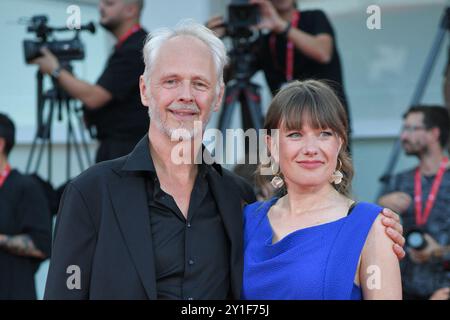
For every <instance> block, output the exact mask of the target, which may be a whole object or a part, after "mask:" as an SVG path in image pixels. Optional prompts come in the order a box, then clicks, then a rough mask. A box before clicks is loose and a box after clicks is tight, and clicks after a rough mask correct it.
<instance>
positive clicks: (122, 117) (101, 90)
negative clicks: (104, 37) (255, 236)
mask: <svg viewBox="0 0 450 320" xmlns="http://www.w3.org/2000/svg"><path fill="white" fill-rule="evenodd" d="M143 5H144V1H143V0H100V2H99V11H100V25H101V26H102V27H104V28H105V29H106V30H108V31H109V32H111V33H112V34H113V36H114V37H115V38H116V39H117V43H116V44H115V46H114V48H113V52H112V54H111V56H110V57H109V59H108V61H107V63H106V66H105V69H104V71H103V73H102V74H101V76H100V78H99V79H98V80H97V82H96V83H95V84H90V83H88V82H86V81H83V80H80V79H77V78H76V77H75V76H74V75H73V74H71V73H70V72H69V71H67V70H65V69H64V68H62V66H61V64H60V62H59V61H58V59H57V57H56V56H55V55H53V54H52V53H51V52H50V51H49V50H47V49H45V48H44V49H43V50H42V56H41V57H39V58H37V59H35V60H34V61H33V62H34V63H35V64H37V65H39V68H40V71H41V72H42V73H44V74H48V75H51V76H52V77H53V78H54V79H55V81H56V82H57V83H58V84H59V85H60V86H61V87H62V88H63V89H64V90H65V91H66V92H67V93H69V95H71V96H72V97H73V98H75V99H78V100H80V101H81V102H82V103H83V109H84V115H85V120H86V122H87V124H88V125H89V126H90V127H92V128H95V131H96V137H97V139H98V140H99V142H100V146H99V148H98V150H97V155H96V162H100V161H105V160H110V159H114V158H118V157H121V156H123V155H126V154H128V153H129V152H130V151H131V150H132V149H133V148H134V146H135V145H136V143H137V142H138V141H139V140H140V139H141V138H142V136H143V135H145V133H146V132H147V129H148V117H147V111H146V109H145V108H144V107H143V106H142V104H141V101H140V98H139V97H140V96H139V76H140V75H141V74H142V72H143V71H144V62H143V60H142V47H143V43H144V40H145V37H146V35H147V32H146V31H145V30H144V29H143V28H142V27H141V25H140V22H139V21H140V15H141V12H142V9H143ZM94 54H95V53H94Z"/></svg>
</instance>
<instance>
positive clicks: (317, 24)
mask: <svg viewBox="0 0 450 320" xmlns="http://www.w3.org/2000/svg"><path fill="white" fill-rule="evenodd" d="M244 2H245V1H244ZM249 3H251V4H255V5H258V6H259V8H260V16H261V17H260V23H259V24H258V25H257V26H256V27H257V29H260V30H267V31H269V32H268V33H266V34H262V35H261V36H260V38H259V39H258V40H257V41H256V42H255V44H254V45H255V46H257V48H256V49H255V50H253V52H254V53H255V55H256V59H255V68H254V69H255V70H263V71H264V75H265V78H266V81H267V84H268V85H269V87H270V90H271V91H272V94H274V93H276V92H277V91H278V90H279V89H280V88H281V87H282V86H283V85H284V84H285V83H286V82H288V81H291V80H294V79H296V80H304V79H311V78H312V79H321V80H328V81H330V82H329V85H330V86H331V87H333V88H334V89H335V92H336V93H337V95H338V97H339V98H340V100H341V102H342V103H343V105H344V106H345V108H346V112H347V116H348V118H349V119H350V117H349V112H348V107H347V106H348V104H347V99H346V96H345V92H344V85H343V79H342V70H341V62H340V58H339V54H338V51H337V45H336V37H335V34H334V31H333V27H332V26H331V23H330V21H329V20H328V18H327V17H326V15H325V13H324V12H322V11H320V10H311V11H299V10H298V9H297V6H296V1H295V0H270V1H269V0H250V1H249ZM206 25H207V27H208V28H210V29H212V30H213V31H214V32H216V34H217V35H218V36H219V37H224V36H225V35H226V26H225V23H224V20H223V18H222V17H220V16H216V17H213V18H211V19H210V20H209V21H208V22H207V24H206Z"/></svg>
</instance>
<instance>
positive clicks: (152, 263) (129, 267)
mask: <svg viewBox="0 0 450 320" xmlns="http://www.w3.org/2000/svg"><path fill="white" fill-rule="evenodd" d="M144 59H145V65H146V68H145V72H144V74H143V75H142V76H141V77H140V92H141V100H142V103H143V104H144V105H145V106H147V107H148V108H149V114H150V126H149V129H148V135H147V136H145V137H144V138H143V139H142V140H141V141H140V142H139V143H138V144H137V146H136V147H135V149H134V150H133V151H132V152H131V153H130V154H129V155H128V156H125V157H122V158H119V159H115V160H112V161H107V162H103V163H100V164H97V165H96V166H94V167H92V168H90V169H88V170H87V171H86V172H84V173H82V174H81V175H80V176H79V177H77V178H75V179H74V180H73V181H72V182H71V183H70V184H69V185H68V187H67V188H66V190H65V193H64V195H63V199H62V202H61V205H60V210H59V213H58V221H57V227H56V235H55V240H54V247H53V255H52V258H51V262H50V269H49V273H48V278H47V284H46V290H45V298H47V299H184V300H193V299H196V300H197V299H230V298H231V299H239V298H240V290H241V286H242V271H243V270H242V266H243V219H242V208H243V206H244V205H245V203H251V202H254V201H255V200H256V199H255V195H254V194H253V191H252V188H251V187H250V186H249V185H248V184H246V183H245V182H244V180H243V179H241V178H239V177H237V176H235V175H234V174H232V173H230V172H229V171H227V170H225V169H223V168H222V167H221V166H220V165H217V164H215V163H213V164H211V165H209V164H207V163H206V162H209V161H200V162H201V163H200V164H196V163H198V161H194V160H198V155H200V154H203V155H206V156H208V157H210V155H208V154H207V151H206V150H205V149H204V148H202V146H201V144H199V145H196V144H195V143H192V142H193V141H195V139H196V138H201V136H202V134H203V130H204V128H205V126H206V124H207V122H208V120H209V117H210V115H211V113H212V112H216V111H218V109H219V106H220V104H221V100H222V97H223V92H224V84H223V79H222V72H223V67H224V65H225V63H226V61H227V58H226V51H225V48H224V46H223V44H222V42H221V41H220V39H218V38H217V37H216V36H215V35H214V34H213V33H212V31H210V30H209V29H207V28H206V27H204V26H202V25H201V24H198V23H195V22H191V21H185V22H182V23H180V24H179V25H177V26H176V27H175V28H174V29H166V28H164V29H159V30H156V31H155V32H154V33H153V34H152V36H151V37H149V38H148V39H147V41H146V44H145V46H144ZM174 138H175V139H174ZM180 145H181V147H182V148H180ZM173 150H182V151H183V152H185V154H183V155H182V156H183V158H184V160H186V159H187V160H191V161H184V162H183V163H181V164H179V163H177V160H178V159H175V158H176V157H178V156H179V154H178V152H175V153H174V152H173ZM200 160H202V159H200ZM390 222H391V224H392V225H393V226H394V227H395V226H396V225H395V222H394V221H393V220H391V221H390ZM397 227H398V225H397Z"/></svg>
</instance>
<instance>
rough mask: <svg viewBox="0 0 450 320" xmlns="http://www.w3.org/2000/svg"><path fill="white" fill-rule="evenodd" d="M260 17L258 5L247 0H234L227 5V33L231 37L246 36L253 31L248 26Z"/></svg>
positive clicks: (256, 21)
mask: <svg viewBox="0 0 450 320" xmlns="http://www.w3.org/2000/svg"><path fill="white" fill-rule="evenodd" d="M259 19H260V12H259V6H258V5H257V4H250V3H248V0H234V1H231V4H229V5H228V23H227V28H226V30H227V35H229V36H230V37H231V38H248V37H250V36H251V35H252V34H253V32H252V31H251V29H250V27H251V26H253V25H256V24H257V23H258V22H259Z"/></svg>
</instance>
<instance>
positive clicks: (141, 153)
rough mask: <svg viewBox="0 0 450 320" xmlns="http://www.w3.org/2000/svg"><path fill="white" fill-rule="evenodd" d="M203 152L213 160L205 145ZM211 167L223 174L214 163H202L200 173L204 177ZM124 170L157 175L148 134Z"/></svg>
mask: <svg viewBox="0 0 450 320" xmlns="http://www.w3.org/2000/svg"><path fill="white" fill-rule="evenodd" d="M202 152H203V154H206V156H207V157H208V158H209V159H210V158H211V154H210V153H209V151H208V149H206V147H205V146H204V145H202ZM210 167H212V168H213V169H215V170H216V171H217V172H218V173H219V174H222V167H221V166H220V165H219V164H217V163H215V162H213V163H212V164H211V165H208V164H206V163H204V162H202V165H200V166H199V171H198V172H199V173H200V174H202V175H206V174H207V173H208V171H209V169H210ZM122 170H123V171H144V172H153V173H155V174H156V169H155V164H154V162H153V159H152V156H151V153H150V141H149V138H148V134H146V135H145V136H144V137H143V138H142V139H141V140H140V141H139V142H138V143H137V144H136V146H135V147H134V149H133V151H131V153H130V154H129V156H128V158H127V160H126V161H125V164H124V165H123V167H122Z"/></svg>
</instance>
